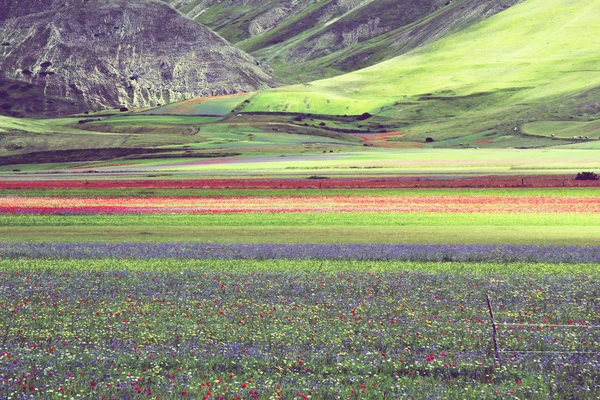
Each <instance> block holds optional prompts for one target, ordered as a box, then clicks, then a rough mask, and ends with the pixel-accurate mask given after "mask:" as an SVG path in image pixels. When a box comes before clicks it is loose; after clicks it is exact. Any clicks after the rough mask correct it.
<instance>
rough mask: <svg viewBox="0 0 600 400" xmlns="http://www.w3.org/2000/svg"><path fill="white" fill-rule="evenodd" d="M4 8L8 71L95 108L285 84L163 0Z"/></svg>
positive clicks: (0, 52)
mask: <svg viewBox="0 0 600 400" xmlns="http://www.w3.org/2000/svg"><path fill="white" fill-rule="evenodd" d="M17 3H18V4H17ZM0 12H1V15H2V17H1V19H0V42H1V43H2V46H1V47H0V71H1V72H2V74H3V76H4V77H5V78H7V79H12V80H19V81H23V82H26V83H28V84H33V85H35V86H38V87H42V88H43V90H44V93H45V94H46V95H47V96H55V97H56V96H58V97H61V98H66V99H71V100H73V101H75V102H76V103H77V104H82V105H85V107H86V108H88V109H96V108H104V107H117V106H124V107H146V106H156V105H158V104H165V103H170V102H175V101H180V100H186V99H190V98H195V97H203V96H213V95H221V94H229V93H235V92H241V91H253V90H257V89H261V88H265V87H269V86H274V85H276V84H277V79H276V78H275V77H274V76H273V75H272V74H271V73H270V72H269V71H267V70H266V69H265V68H263V66H261V65H260V63H259V62H258V61H257V60H256V59H254V58H253V57H251V56H249V55H248V54H247V53H245V52H243V51H242V50H239V49H237V48H235V47H234V46H232V45H231V44H229V43H228V42H227V41H226V40H224V39H223V38H222V37H220V36H219V35H217V34H215V33H213V32H212V31H210V30H209V29H208V28H206V27H204V26H202V25H200V24H198V23H196V22H194V21H192V20H190V19H188V18H186V17H184V16H183V15H181V14H180V13H179V12H178V11H176V10H175V9H173V8H172V7H170V6H169V5H167V4H165V3H164V2H161V1H157V0H108V1H107V0H61V1H52V0H48V1H46V0H23V1H19V2H16V1H12V0H0Z"/></svg>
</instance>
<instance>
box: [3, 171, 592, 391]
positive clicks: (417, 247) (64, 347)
mask: <svg viewBox="0 0 600 400" xmlns="http://www.w3.org/2000/svg"><path fill="white" fill-rule="evenodd" d="M323 181H325V180H323ZM65 182H66V183H65ZM142 182H143V181H113V182H111V183H110V184H106V185H105V183H103V181H90V182H89V183H82V182H77V181H54V182H53V181H44V182H41V183H40V182H38V183H36V182H33V181H31V182H1V183H0V186H2V189H0V190H3V191H4V193H5V195H3V196H0V235H2V239H1V240H0V315H1V317H2V324H1V325H0V399H38V398H39V399H62V398H69V399H71V398H73V399H84V398H96V399H134V398H135V399H137V398H153V399H159V398H160V399H183V398H192V399H211V400H212V399H227V400H229V399H292V398H298V399H308V398H313V399H322V398H323V399H372V398H373V399H377V398H379V399H388V398H415V399H434V398H467V399H471V398H472V399H500V398H532V399H538V398H540V399H542V398H543V399H547V398H564V399H573V398H577V399H579V398H582V399H583V398H596V397H598V396H597V395H598V394H599V393H600V383H599V382H600V374H599V372H598V371H600V303H599V302H598V298H599V297H600V296H599V295H600V279H599V277H600V269H598V265H600V218H599V217H598V212H599V211H600V193H599V192H597V191H596V190H595V189H593V188H583V189H577V190H578V191H566V192H565V191H564V190H563V189H533V190H531V189H522V188H519V189H476V190H474V191H460V192H459V191H455V190H454V189H447V190H446V191H443V190H438V189H431V190H429V189H422V188H417V189H393V190H391V191H390V190H388V189H385V188H381V189H352V188H351V187H341V188H338V189H339V190H338V189H327V188H325V189H324V188H319V189H316V188H315V189H310V188H305V189H302V187H300V188H294V186H289V187H287V188H283V187H282V188H269V187H268V186H265V187H259V188H257V189H249V188H248V187H246V186H245V185H247V184H248V182H244V183H243V185H244V187H243V188H239V189H224V186H219V185H217V184H215V185H213V186H210V187H209V188H207V189H203V188H202V187H199V186H198V185H197V184H196V183H189V182H188V183H183V182H182V181H167V180H165V181H148V182H153V183H151V184H148V182H144V183H142ZM156 182H160V183H156ZM311 184H313V185H314V184H315V183H314V181H313V182H311ZM317 184H318V182H317ZM144 185H149V186H144ZM152 185H155V186H152ZM171 185H172V186H171ZM186 185H187V186H186ZM171 191H174V193H175V194H169V193H170V192H171ZM19 194H22V195H19ZM511 235H512V236H511ZM140 239H143V240H140ZM486 294H487V295H489V296H490V297H491V299H492V309H493V312H494V314H495V322H496V323H497V327H498V338H497V339H498V350H499V353H498V355H499V357H496V355H495V349H494V342H493V335H492V333H493V328H492V321H491V319H490V315H489V310H488V308H487V305H486V300H485V295H486Z"/></svg>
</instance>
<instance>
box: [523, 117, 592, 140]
mask: <svg viewBox="0 0 600 400" xmlns="http://www.w3.org/2000/svg"><path fill="white" fill-rule="evenodd" d="M523 131H524V132H526V133H528V134H530V135H537V136H546V137H548V136H551V135H554V136H555V137H558V138H573V137H579V136H583V137H586V136H589V137H590V139H598V136H599V135H600V121H591V122H579V121H537V122H532V123H529V124H525V125H524V126H523Z"/></svg>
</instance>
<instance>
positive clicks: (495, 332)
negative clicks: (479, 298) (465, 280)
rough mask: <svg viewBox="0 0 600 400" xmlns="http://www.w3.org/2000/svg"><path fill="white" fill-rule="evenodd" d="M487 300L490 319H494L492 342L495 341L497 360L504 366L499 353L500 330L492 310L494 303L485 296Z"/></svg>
mask: <svg viewBox="0 0 600 400" xmlns="http://www.w3.org/2000/svg"><path fill="white" fill-rule="evenodd" d="M485 300H486V301H487V306H488V310H489V312H490V318H491V319H492V340H493V341H494V352H495V354H496V360H497V361H498V362H499V363H500V366H502V360H501V359H500V352H499V351H498V340H497V339H496V334H497V332H498V328H497V327H496V320H494V311H493V310H492V303H491V302H490V296H488V294H487V293H486V294H485Z"/></svg>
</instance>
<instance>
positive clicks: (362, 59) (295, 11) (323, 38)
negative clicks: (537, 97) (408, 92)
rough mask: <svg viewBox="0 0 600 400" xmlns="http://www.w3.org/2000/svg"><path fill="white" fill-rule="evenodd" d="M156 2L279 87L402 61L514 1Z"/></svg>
mask: <svg viewBox="0 0 600 400" xmlns="http://www.w3.org/2000/svg"><path fill="white" fill-rule="evenodd" d="M163 1H166V2H169V3H170V4H172V5H173V6H174V7H177V8H178V9H180V10H181V11H182V12H184V13H186V14H187V15H188V16H190V17H191V18H194V19H196V20H197V21H199V22H202V23H203V24H206V25H207V26H209V27H210V28H212V29H213V30H215V31H216V32H218V33H219V34H221V35H223V36H224V37H226V38H227V39H228V40H230V41H231V42H232V43H236V45H237V46H238V47H240V48H242V49H244V50H246V51H248V52H251V53H252V54H254V55H255V56H256V57H257V58H259V59H261V60H262V61H263V62H266V63H268V64H269V65H271V66H272V67H273V68H274V69H275V70H276V71H277V72H278V73H279V75H281V76H282V77H283V78H284V79H287V80H288V81H308V80H312V79H314V78H315V77H326V76H333V75H337V74H340V73H342V72H348V71H353V70H357V69H360V68H364V67H368V66H371V65H374V64H376V63H378V62H381V61H383V60H387V59H389V58H392V57H394V56H397V55H400V54H403V53H405V52H407V51H409V50H412V49H414V48H415V47H418V46H421V45H423V44H425V43H429V42H431V41H434V40H437V39H439V38H441V37H444V36H446V35H447V34H450V33H453V32H456V31H459V30H461V29H464V28H465V27H467V26H469V25H471V24H472V23H475V22H477V21H481V20H483V19H486V18H488V17H490V16H492V15H495V14H497V13H498V12H501V11H503V10H505V9H507V8H509V7H511V6H512V5H514V4H516V3H518V2H520V1H521V0H319V1H310V0H289V1H275V0H267V1H265V0H223V1H217V0H163ZM315 75H316V76H315Z"/></svg>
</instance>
